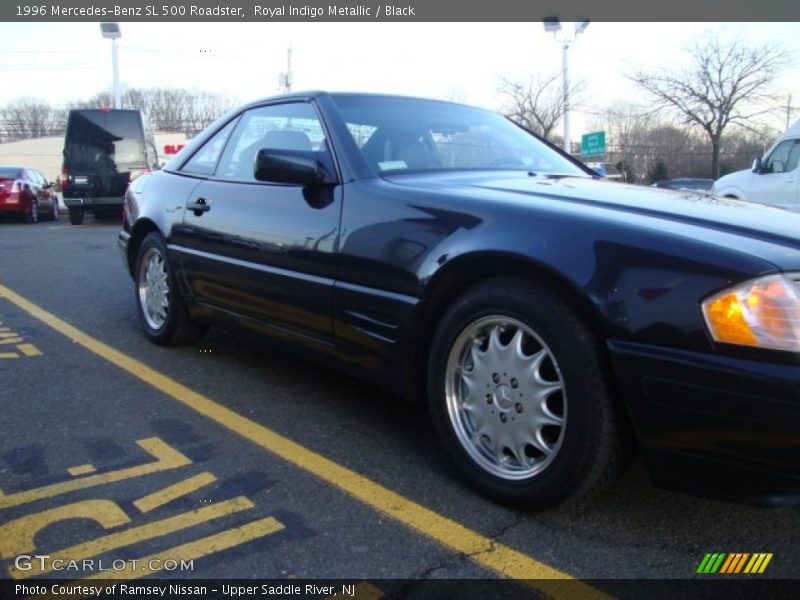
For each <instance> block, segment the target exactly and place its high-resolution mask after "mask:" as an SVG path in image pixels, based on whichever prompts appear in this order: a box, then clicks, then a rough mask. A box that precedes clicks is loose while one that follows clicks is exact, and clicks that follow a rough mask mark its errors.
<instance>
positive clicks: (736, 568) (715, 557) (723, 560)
mask: <svg viewBox="0 0 800 600" xmlns="http://www.w3.org/2000/svg"><path fill="white" fill-rule="evenodd" d="M771 560H772V552H755V553H752V554H751V553H750V552H731V553H726V552H709V553H707V554H706V555H705V556H704V557H703V560H702V561H700V565H699V566H698V567H697V571H696V573H700V574H701V575H713V574H715V573H719V574H725V575H736V574H739V573H750V574H754V573H763V572H764V570H765V569H766V568H767V565H768V564H769V561H771Z"/></svg>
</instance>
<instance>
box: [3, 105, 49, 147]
mask: <svg viewBox="0 0 800 600" xmlns="http://www.w3.org/2000/svg"><path fill="white" fill-rule="evenodd" d="M55 120H56V114H55V112H54V111H53V109H52V108H51V107H50V105H49V104H48V103H47V102H46V101H45V100H41V99H39V98H17V99H16V100H12V101H11V102H9V103H8V104H6V105H5V106H3V107H2V108H0V122H1V123H2V126H1V127H0V129H2V134H3V135H2V137H3V138H4V139H5V140H7V141H14V140H22V139H26V138H36V137H44V136H48V135H53V129H54V128H55V127H56V126H57V124H56V122H55Z"/></svg>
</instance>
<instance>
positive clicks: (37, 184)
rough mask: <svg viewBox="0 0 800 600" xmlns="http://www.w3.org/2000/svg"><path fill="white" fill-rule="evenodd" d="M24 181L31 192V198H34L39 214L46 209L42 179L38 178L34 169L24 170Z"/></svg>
mask: <svg viewBox="0 0 800 600" xmlns="http://www.w3.org/2000/svg"><path fill="white" fill-rule="evenodd" d="M25 180H26V183H27V184H28V187H29V188H30V190H31V196H32V197H33V198H36V203H37V205H38V206H39V212H42V211H44V210H45V209H46V208H47V196H46V190H45V189H44V184H45V181H44V177H39V173H38V172H37V171H35V170H34V169H25Z"/></svg>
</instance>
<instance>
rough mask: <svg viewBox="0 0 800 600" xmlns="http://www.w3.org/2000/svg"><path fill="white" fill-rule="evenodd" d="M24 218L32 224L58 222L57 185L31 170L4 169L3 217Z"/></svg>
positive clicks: (0, 188) (0, 185) (0, 176)
mask: <svg viewBox="0 0 800 600" xmlns="http://www.w3.org/2000/svg"><path fill="white" fill-rule="evenodd" d="M7 213H15V214H18V215H22V216H23V217H24V218H25V221H27V222H28V223H36V222H37V221H38V220H39V217H47V218H49V219H50V220H51V221H55V220H56V219H58V196H56V193H55V192H54V191H53V184H52V183H50V182H49V181H47V179H45V178H44V175H42V174H41V173H40V172H39V171H37V170H36V169H31V168H29V167H14V166H10V167H7V166H0V214H7Z"/></svg>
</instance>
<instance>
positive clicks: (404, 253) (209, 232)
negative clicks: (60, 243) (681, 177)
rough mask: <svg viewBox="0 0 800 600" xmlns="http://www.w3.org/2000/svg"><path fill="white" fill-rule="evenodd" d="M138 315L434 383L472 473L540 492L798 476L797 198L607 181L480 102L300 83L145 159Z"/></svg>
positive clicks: (517, 494) (429, 386)
mask: <svg viewBox="0 0 800 600" xmlns="http://www.w3.org/2000/svg"><path fill="white" fill-rule="evenodd" d="M119 242H120V247H121V249H122V252H123V256H124V261H125V265H126V267H127V268H128V269H129V270H130V273H131V275H132V277H133V279H134V282H135V297H136V303H137V307H138V311H139V315H140V317H141V323H142V326H143V328H144V331H145V333H146V334H147V336H149V337H150V338H151V339H152V340H153V341H154V342H156V343H158V344H163V345H172V344H181V343H189V342H192V341H196V340H198V339H199V338H200V337H201V336H202V335H203V334H204V332H205V330H206V328H207V327H208V326H209V325H210V324H215V325H221V326H228V327H230V326H237V327H244V328H247V329H250V330H254V331H257V332H259V333H261V334H263V335H264V336H265V337H266V338H271V339H272V340H273V341H277V342H279V343H280V344H281V345H282V347H285V348H291V349H293V350H295V351H297V352H298V353H300V354H301V355H302V356H304V357H306V358H308V359H312V360H315V361H317V362H318V363H321V364H325V365H330V366H333V367H336V368H339V369H342V370H344V371H346V372H349V373H352V374H353V375H355V376H357V377H360V378H364V379H368V380H370V381H373V382H375V383H378V384H379V385H382V386H384V387H385V388H387V389H389V390H391V391H393V392H396V393H397V394H398V395H402V396H406V397H409V398H414V399H417V400H419V401H424V402H427V404H428V405H429V407H430V414H431V416H432V419H433V422H434V424H435V427H436V431H437V432H438V435H439V437H440V439H441V442H442V444H443V446H444V447H445V448H446V449H447V450H448V452H449V454H450V456H451V457H452V459H453V460H454V462H455V464H456V465H457V466H458V468H459V469H460V471H461V472H462V473H463V475H464V476H465V478H466V479H467V480H468V481H469V482H470V483H471V484H472V485H473V486H474V487H475V488H477V489H478V490H479V491H480V492H482V493H484V494H486V495H488V496H490V497H492V498H494V499H496V500H499V501H502V502H506V503H510V504H515V505H523V506H528V507H533V508H543V507H547V506H552V505H554V504H557V503H560V502H563V501H566V500H569V499H571V498H576V497H578V496H580V495H582V494H585V493H586V492H588V491H589V490H592V489H594V488H596V487H598V486H599V485H601V484H602V483H604V482H607V481H609V480H610V479H611V478H612V477H613V476H614V475H615V474H617V473H618V472H619V471H620V470H621V469H622V468H623V467H624V466H625V464H626V463H627V461H628V458H629V457H630V456H631V452H632V450H633V449H635V448H639V449H640V450H641V451H642V453H643V455H644V459H645V461H646V464H647V465H648V467H649V469H650V472H651V474H652V476H653V478H654V479H655V480H656V481H657V482H659V483H661V484H663V485H668V486H671V487H674V488H679V489H682V490H686V491H691V492H694V493H700V494H705V495H715V496H717V497H723V498H728V499H738V500H747V501H753V502H762V503H771V504H777V503H785V502H791V501H794V500H796V499H797V498H798V497H800V496H798V494H800V215H798V214H792V213H788V212H785V211H782V210H779V209H774V208H769V207H766V206H761V205H758V204H751V203H745V202H739V201H734V200H730V199H725V198H717V197H713V196H708V195H698V194H695V193H692V192H673V191H668V190H658V189H650V188H644V187H636V186H630V185H623V184H618V183H612V182H609V181H603V180H602V179H600V178H598V177H597V176H596V175H595V174H594V173H593V172H592V171H590V170H589V169H587V168H585V167H584V166H582V165H581V164H580V163H578V162H577V161H575V160H573V159H572V158H570V157H569V156H567V155H565V154H563V153H562V152H561V151H560V150H558V149H556V148H554V147H553V146H551V145H550V144H548V143H547V142H545V141H543V140H541V139H539V138H537V137H536V136H534V135H532V134H530V133H528V132H526V131H524V130H523V129H520V128H519V127H517V126H516V125H514V124H512V123H511V122H509V121H507V120H506V119H504V118H503V117H501V116H499V115H497V114H494V113H492V112H488V111H485V110H481V109H477V108H471V107H468V106H463V105H459V104H453V103H447V102H439V101H433V100H423V99H413V98H401V97H392V96H378V95H363V94H327V93H321V92H315V93H298V94H291V95H285V96H280V97H276V98H269V99H266V100H262V101H260V102H255V103H252V104H249V105H247V106H245V107H243V108H240V109H237V110H235V111H232V112H230V113H229V114H227V115H225V116H224V117H223V118H221V119H220V120H219V121H217V122H216V123H215V124H214V125H212V126H211V127H209V128H208V129H207V130H206V131H205V132H203V133H202V134H201V135H199V136H198V137H197V138H195V139H194V140H193V141H192V142H190V143H189V144H188V145H187V146H186V147H185V148H184V149H183V150H182V151H181V152H180V153H179V154H178V155H176V156H175V157H174V158H173V159H172V160H170V161H169V162H168V163H167V164H166V165H165V166H164V168H163V169H162V170H160V171H157V172H154V173H150V174H148V175H145V176H142V177H140V178H138V179H136V180H135V181H134V182H133V183H132V184H131V186H130V188H129V190H128V193H127V196H126V201H125V220H124V227H123V231H122V232H121V233H120V236H119Z"/></svg>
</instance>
